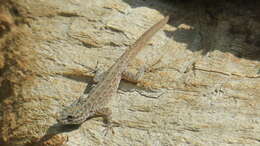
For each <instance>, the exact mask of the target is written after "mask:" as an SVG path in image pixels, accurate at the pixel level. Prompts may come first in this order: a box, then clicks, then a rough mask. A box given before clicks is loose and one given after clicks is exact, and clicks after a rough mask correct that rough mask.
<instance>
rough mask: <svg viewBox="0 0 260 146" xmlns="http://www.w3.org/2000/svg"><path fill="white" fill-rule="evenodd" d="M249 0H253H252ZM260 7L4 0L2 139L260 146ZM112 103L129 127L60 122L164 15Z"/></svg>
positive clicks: (0, 43) (0, 29) (115, 114)
mask: <svg viewBox="0 0 260 146" xmlns="http://www.w3.org/2000/svg"><path fill="white" fill-rule="evenodd" d="M248 2H249V1H248ZM258 4H259V2H256V1H250V2H249V3H243V2H239V1H237V2H236V3H229V2H226V1H222V2H218V3H216V4H215V5H211V4H210V3H200V2H198V1H192V2H186V3H185V2H176V3H173V2H167V1H159V0H153V1H139V0H132V1H127V0H125V1H119V0H95V1H92V0H62V1H53V0H45V1H41V0H34V1H28V0H15V1H14V0H13V1H11V0H4V1H3V2H2V3H1V5H0V6H1V7H0V8H1V9H0V21H1V22H2V23H1V24H0V34H1V38H0V87H1V88H0V99H1V100H0V101H1V106H0V108H1V111H2V112H1V129H2V130H1V135H0V136H1V139H2V140H1V142H2V143H3V144H6V145H26V144H35V145H40V144H41V145H69V146H74V145H80V146H86V145H229V144H234V145H260V137H259V135H260V108H259V103H260V90H259V89H260V62H259V60H260V55H259V52H260V41H259V40H260V21H259V18H260V16H259V14H260V13H259V10H258V9H257V5H258ZM168 14H171V15H172V19H171V21H170V22H169V24H168V25H167V26H166V27H165V28H164V31H160V32H159V33H157V34H156V36H155V37H154V38H153V39H152V41H151V42H150V43H149V45H148V46H147V47H145V48H144V49H143V50H142V52H141V53H140V54H138V56H137V57H136V59H135V60H133V62H132V64H131V65H130V67H129V71H131V72H137V70H138V69H140V66H142V65H145V66H146V67H147V71H146V72H145V74H144V76H143V77H142V78H141V79H140V81H139V82H137V83H132V82H125V81H123V82H122V84H121V85H120V90H119V92H118V95H117V96H115V97H114V99H113V101H111V108H112V110H113V119H114V120H115V121H117V122H119V123H120V124H121V126H120V127H116V128H115V129H114V130H115V132H116V133H115V135H112V134H109V135H107V136H104V132H103V130H104V127H103V123H102V119H101V118H94V119H91V120H88V121H86V122H85V123H84V124H83V125H82V126H81V127H80V128H78V129H76V130H69V129H67V130H66V131H65V130H64V129H61V128H59V127H57V125H55V124H56V120H55V114H56V113H57V112H58V111H59V110H61V109H62V107H63V106H64V105H69V104H70V103H71V102H72V101H74V100H75V99H77V98H78V97H79V96H80V95H81V94H83V93H84V91H85V90H86V87H87V85H88V84H89V83H90V80H91V78H92V77H93V75H94V74H93V70H92V69H95V67H96V65H97V62H98V66H97V67H98V68H99V69H101V70H106V69H107V68H109V67H110V65H112V64H113V62H114V61H116V59H117V58H118V57H119V56H120V55H121V54H122V53H123V52H124V50H125V49H126V48H127V47H128V46H129V45H131V44H132V43H133V42H134V41H135V40H136V39H137V38H138V37H139V36H140V35H141V34H142V33H143V32H144V31H145V30H147V29H148V28H149V27H150V26H151V25H153V24H154V23H156V22H157V21H158V20H160V19H161V18H162V17H163V15H168Z"/></svg>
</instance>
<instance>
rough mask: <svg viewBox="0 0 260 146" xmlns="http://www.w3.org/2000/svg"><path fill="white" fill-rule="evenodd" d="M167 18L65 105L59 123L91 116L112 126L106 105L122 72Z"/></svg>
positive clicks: (81, 119) (84, 119) (79, 122)
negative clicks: (73, 100)
mask: <svg viewBox="0 0 260 146" xmlns="http://www.w3.org/2000/svg"><path fill="white" fill-rule="evenodd" d="M168 20H169V16H166V17H164V18H163V19H162V20H160V21H159V22H157V23H156V24H154V25H153V26H152V27H151V28H150V29H148V30H147V31H146V32H144V33H143V34H142V35H141V37H140V38H139V39H137V41H136V42H135V43H134V44H133V45H131V46H130V47H129V48H128V49H127V50H126V51H125V52H124V53H123V54H122V55H121V56H120V57H119V59H117V61H116V62H115V63H114V64H113V65H112V66H111V67H110V68H109V69H108V70H107V71H106V72H105V73H106V74H105V75H104V76H103V78H102V79H101V81H99V82H98V83H97V85H96V86H95V87H94V88H93V89H91V90H90V91H89V93H88V95H87V94H83V95H82V96H80V97H79V99H78V100H76V101H75V102H73V103H72V104H71V105H69V106H67V107H65V108H64V109H63V110H62V111H61V112H60V113H59V114H58V116H57V118H56V119H57V122H58V124H61V125H81V124H82V123H84V122H85V121H87V120H88V119H91V118H93V117H102V118H103V120H104V123H105V124H106V127H108V128H111V127H112V126H111V125H112V122H111V121H112V116H111V115H112V111H111V109H109V108H108V107H107V105H108V103H109V102H110V101H111V100H112V96H113V95H115V93H116V92H117V89H118V86H119V83H120V80H121V78H122V74H123V72H124V71H126V69H127V67H128V64H129V62H130V61H131V60H132V59H133V58H134V57H135V56H136V55H137V54H138V52H139V51H140V50H141V49H142V48H143V47H144V46H145V45H146V44H147V43H148V41H149V40H150V39H151V38H152V36H153V35H154V34H155V33H156V32H158V31H159V30H160V29H161V28H162V27H163V26H164V25H165V24H166V23H167V22H168Z"/></svg>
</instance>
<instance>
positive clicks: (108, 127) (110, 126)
mask: <svg viewBox="0 0 260 146" xmlns="http://www.w3.org/2000/svg"><path fill="white" fill-rule="evenodd" d="M119 126H120V124H119V123H117V122H109V123H106V124H105V127H106V128H105V129H104V130H103V132H104V133H105V136H107V134H108V133H109V132H110V131H111V133H112V134H113V135H114V134H115V131H114V129H113V128H114V127H119Z"/></svg>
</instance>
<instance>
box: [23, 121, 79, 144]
mask: <svg viewBox="0 0 260 146" xmlns="http://www.w3.org/2000/svg"><path fill="white" fill-rule="evenodd" d="M79 127H80V125H59V124H54V125H53V126H51V127H49V129H48V130H47V132H46V134H45V135H44V136H43V137H42V138H41V139H40V140H39V141H36V142H34V143H28V144H27V146H39V145H43V142H45V141H48V140H49V139H51V138H52V137H54V136H55V135H57V134H60V133H63V132H70V131H73V130H76V129H78V128H79Z"/></svg>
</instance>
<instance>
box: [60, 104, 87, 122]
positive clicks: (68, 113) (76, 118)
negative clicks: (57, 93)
mask: <svg viewBox="0 0 260 146" xmlns="http://www.w3.org/2000/svg"><path fill="white" fill-rule="evenodd" d="M84 117H85V116H84V115H80V114H79V113H78V109H75V108H65V109H64V110H62V111H61V112H60V113H58V115H57V118H56V119H57V121H58V123H59V124H60V125H80V124H82V123H83V122H84V121H85V120H86V118H84Z"/></svg>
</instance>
